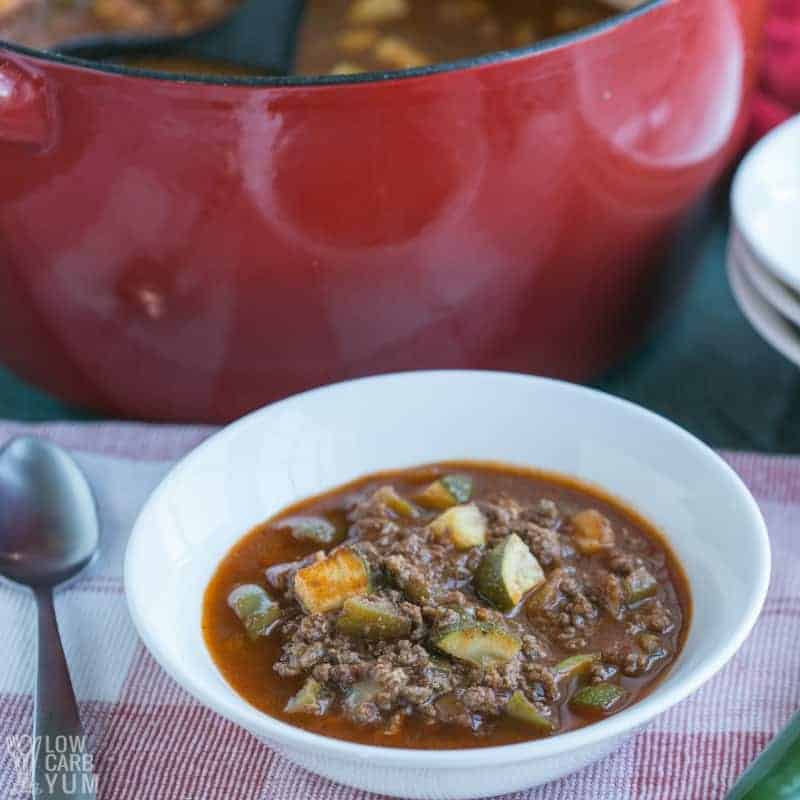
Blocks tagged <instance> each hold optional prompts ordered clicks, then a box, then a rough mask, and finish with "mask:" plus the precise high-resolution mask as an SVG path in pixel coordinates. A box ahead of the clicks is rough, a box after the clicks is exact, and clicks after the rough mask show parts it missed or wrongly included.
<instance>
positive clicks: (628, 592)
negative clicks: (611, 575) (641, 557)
mask: <svg viewBox="0 0 800 800" xmlns="http://www.w3.org/2000/svg"><path fill="white" fill-rule="evenodd" d="M622 586H623V589H624V590H625V599H626V600H627V602H628V603H638V602H639V601H640V600H644V599H645V598H646V597H652V596H653V595H654V594H655V593H656V592H657V591H658V581H657V580H656V579H655V578H654V577H653V576H652V575H651V574H650V571H649V570H648V569H647V567H637V568H636V569H635V570H634V571H633V572H631V574H630V575H626V576H625V577H624V578H623V579H622Z"/></svg>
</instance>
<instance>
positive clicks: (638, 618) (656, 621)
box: [634, 599, 675, 633]
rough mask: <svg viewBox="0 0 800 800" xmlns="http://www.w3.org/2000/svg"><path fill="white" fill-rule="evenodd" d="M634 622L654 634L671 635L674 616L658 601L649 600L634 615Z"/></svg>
mask: <svg viewBox="0 0 800 800" xmlns="http://www.w3.org/2000/svg"><path fill="white" fill-rule="evenodd" d="M634 620H635V622H636V623H638V624H640V625H641V626H642V627H643V628H646V629H647V630H649V631H652V632H653V633H669V632H670V631H671V630H672V628H673V627H674V624H675V623H674V620H673V619H672V614H670V612H669V610H668V609H667V608H666V607H665V606H664V604H663V603H662V602H661V601H660V600H657V599H654V600H649V601H648V602H646V603H644V604H643V605H642V606H641V608H640V609H639V610H638V611H637V612H636V614H634Z"/></svg>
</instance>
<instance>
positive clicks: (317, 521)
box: [287, 517, 341, 547]
mask: <svg viewBox="0 0 800 800" xmlns="http://www.w3.org/2000/svg"><path fill="white" fill-rule="evenodd" d="M287 527H288V528H289V530H291V532H292V536H293V537H294V538H295V539H299V540H300V541H309V542H314V543H315V544H318V545H321V546H323V547H324V546H326V545H331V544H333V543H334V542H335V541H336V540H337V539H338V538H339V537H340V535H341V534H340V532H339V531H338V530H337V529H336V526H335V525H334V524H333V523H332V522H331V521H330V520H328V519H325V517H297V518H295V519H292V520H289V521H288V522H287Z"/></svg>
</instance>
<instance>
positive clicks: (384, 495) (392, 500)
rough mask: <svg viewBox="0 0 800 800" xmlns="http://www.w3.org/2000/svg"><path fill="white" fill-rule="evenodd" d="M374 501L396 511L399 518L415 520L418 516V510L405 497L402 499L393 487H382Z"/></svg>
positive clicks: (375, 495)
mask: <svg viewBox="0 0 800 800" xmlns="http://www.w3.org/2000/svg"><path fill="white" fill-rule="evenodd" d="M373 499H374V500H377V501H378V502H379V503H382V504H383V505H385V506H386V507H387V508H388V509H390V510H391V511H394V513H395V514H397V515H398V516H399V517H409V518H413V517H416V516H417V509H416V508H414V506H413V505H412V504H411V503H409V502H408V500H406V499H405V497H401V496H400V495H399V494H398V493H397V492H396V491H395V490H394V488H392V487H391V486H382V487H381V488H380V489H378V491H377V492H375V494H374V495H373Z"/></svg>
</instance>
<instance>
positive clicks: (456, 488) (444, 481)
mask: <svg viewBox="0 0 800 800" xmlns="http://www.w3.org/2000/svg"><path fill="white" fill-rule="evenodd" d="M471 496H472V478H470V477H469V475H445V476H444V477H443V478H439V480H437V481H434V482H433V483H432V484H430V485H429V486H428V487H426V488H425V489H424V490H423V491H422V492H420V493H419V494H418V495H417V497H416V500H417V502H418V503H419V504H420V505H422V506H425V508H435V509H437V510H439V511H445V510H446V509H448V508H451V507H452V506H455V505H458V504H459V503H466V502H467V501H468V500H469V498H470V497H471Z"/></svg>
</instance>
